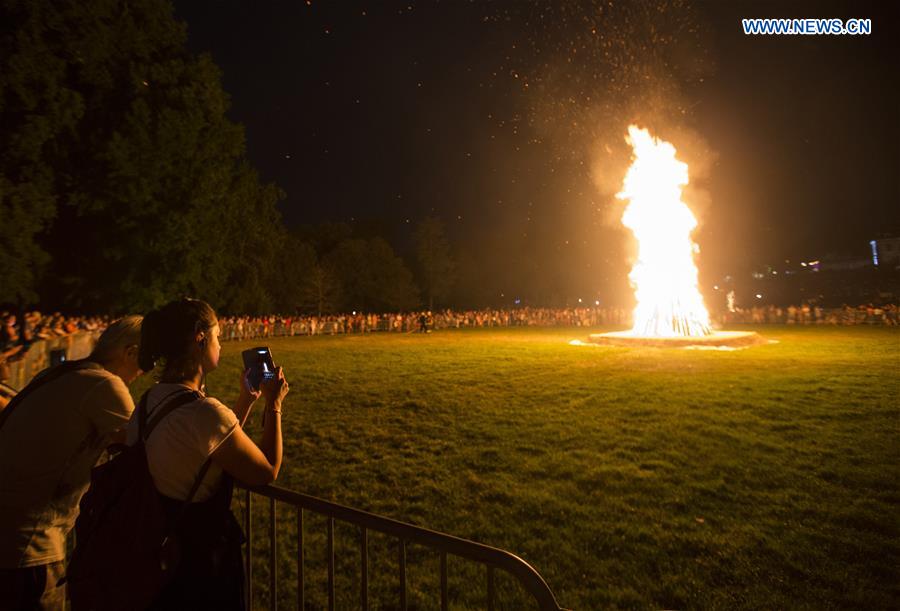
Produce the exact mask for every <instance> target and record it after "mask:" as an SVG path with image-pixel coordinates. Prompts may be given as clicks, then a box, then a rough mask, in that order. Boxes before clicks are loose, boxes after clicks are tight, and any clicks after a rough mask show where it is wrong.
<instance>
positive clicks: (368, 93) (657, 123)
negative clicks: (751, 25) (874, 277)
mask: <svg viewBox="0 0 900 611" xmlns="http://www.w3.org/2000/svg"><path fill="white" fill-rule="evenodd" d="M897 6H898V4H897V3H895V2H872V3H866V2H843V3H841V2H822V1H818V2H779V3H774V2H771V3H770V2H724V1H723V2H712V1H710V2H694V3H689V2H687V1H682V0H666V1H664V2H655V3H637V2H629V3H621V2H615V1H614V2H608V1H604V2H589V1H582V0H576V1H571V0H567V1H560V2H544V3H528V2H507V3H503V2H491V3H484V2H464V1H462V0H459V1H447V0H444V1H429V2H424V1H420V0H416V1H413V0H409V1H408V2H402V3H394V2H381V1H378V2H374V1H373V2H362V3H355V2H343V1H341V2H321V1H316V0H313V2H311V3H310V2H304V1H302V0H299V1H298V0H291V1H280V2H269V1H262V2H252V3H251V2H237V1H231V0H229V1H225V0H185V1H181V2H176V7H177V11H176V12H177V16H178V17H179V18H180V19H182V20H184V21H186V22H187V24H188V32H189V40H190V46H191V48H192V50H194V51H198V52H210V53H211V54H212V56H213V59H214V60H215V61H216V63H217V64H218V65H219V66H220V67H221V68H222V70H223V82H224V87H225V89H226V91H228V92H229V94H230V95H231V96H232V103H233V107H232V110H231V117H232V118H233V119H234V120H235V121H238V122H240V123H242V124H244V126H245V127H246V135H247V145H248V151H249V155H250V158H251V160H252V162H253V163H254V164H255V166H256V167H257V168H258V170H259V171H260V174H261V176H262V177H263V179H264V180H266V181H272V182H275V183H276V184H278V185H279V186H280V187H281V188H282V189H284V191H285V192H286V193H287V198H286V200H285V201H284V202H283V203H282V211H283V213H284V217H285V219H286V221H287V223H288V224H289V225H298V224H309V223H318V222H322V221H343V222H352V223H354V224H357V226H362V227H366V226H376V227H378V228H379V231H381V232H382V233H383V234H385V235H387V236H388V237H390V238H392V239H395V241H400V242H402V241H403V239H404V236H408V235H409V230H410V229H411V228H412V227H413V226H414V225H415V223H416V221H418V220H419V219H421V218H423V217H424V216H427V215H437V216H438V217H440V218H441V219H442V220H443V221H444V223H445V224H446V225H447V227H448V231H449V233H450V235H451V237H452V238H453V240H454V242H455V243H456V244H458V245H459V246H460V250H461V252H464V253H468V254H469V255H470V256H471V257H473V258H474V259H475V260H478V261H485V260H487V263H486V265H487V266H488V267H489V268H490V263H496V266H495V267H494V268H491V269H493V270H494V271H492V273H494V274H504V275H505V274H512V273H513V271H512V270H515V269H518V268H521V269H530V268H531V267H533V266H540V265H546V266H549V267H552V268H554V269H558V270H559V274H560V275H565V274H582V275H584V274H587V275H591V274H593V275H596V276H597V277H598V278H600V277H601V276H602V277H607V276H609V275H617V274H618V276H619V277H621V270H620V268H621V262H622V261H623V260H624V259H625V258H626V256H627V253H626V251H627V242H626V241H625V240H624V239H623V234H622V232H621V230H620V229H618V228H617V218H618V214H619V213H620V210H621V209H620V208H619V205H618V204H617V203H616V202H615V200H614V198H613V194H614V193H615V192H616V190H617V189H618V188H619V186H620V185H621V179H622V177H623V175H624V168H625V165H624V164H625V163H626V162H627V158H628V154H629V149H628V148H627V147H626V145H625V142H624V135H625V131H626V128H627V125H628V123H629V122H631V121H638V122H639V123H640V124H641V125H645V126H648V127H650V128H651V130H652V131H654V132H655V133H656V134H657V135H658V136H660V137H661V138H663V139H666V140H670V141H672V142H673V143H674V144H675V145H676V147H677V148H678V149H679V151H680V156H681V157H682V158H683V159H684V161H686V162H688V163H689V164H690V167H691V174H692V186H691V188H690V190H689V192H688V193H686V199H687V200H688V203H689V204H691V206H692V207H693V208H694V209H695V211H696V212H697V214H698V216H699V217H700V220H701V228H700V229H699V231H698V232H697V233H696V234H695V237H696V240H697V241H698V243H699V244H700V246H701V257H700V264H701V274H703V275H704V276H705V277H707V278H714V277H716V276H718V275H720V274H724V273H728V272H730V271H735V270H738V269H741V268H746V267H750V266H755V265H762V264H766V263H774V262H776V261H779V260H780V259H783V258H792V257H793V258H813V257H821V256H823V255H824V254H826V253H828V252H851V251H853V252H864V249H865V247H866V242H867V240H868V239H870V238H872V237H875V236H877V235H879V234H882V233H885V232H887V233H893V234H895V235H896V234H898V233H900V178H898V177H900V148H898V142H900V83H898V81H900V78H898V74H900V70H897V65H898V58H900V53H898V41H900V26H898V23H900V11H898V9H897ZM742 17H804V18H805V17H829V18H830V17H839V18H847V17H859V18H870V19H872V21H873V33H872V34H871V35H870V36H791V37H774V36H773V37H764V36H745V35H744V34H743V33H742V30H741V23H740V19H741V18H742ZM398 246H399V247H400V248H401V250H402V248H403V245H402V244H399V245H398Z"/></svg>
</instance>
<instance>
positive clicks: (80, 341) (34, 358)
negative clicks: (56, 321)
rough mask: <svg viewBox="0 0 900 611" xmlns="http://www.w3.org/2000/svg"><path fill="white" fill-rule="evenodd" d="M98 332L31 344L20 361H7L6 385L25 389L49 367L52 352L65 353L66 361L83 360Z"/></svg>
mask: <svg viewBox="0 0 900 611" xmlns="http://www.w3.org/2000/svg"><path fill="white" fill-rule="evenodd" d="M98 337H100V332H99V331H82V332H79V333H73V334H72V335H67V336H65V337H54V338H52V339H42V340H39V341H36V342H34V343H33V344H31V347H30V348H29V349H28V352H26V353H25V356H23V357H22V358H20V359H13V360H10V361H7V363H6V364H7V366H8V367H9V374H8V376H9V377H8V378H7V379H6V380H5V382H6V384H8V385H9V386H12V387H13V388H15V389H17V390H21V389H23V388H25V385H26V384H28V382H30V381H31V378H33V377H34V376H35V375H37V374H38V372H40V371H42V370H43V369H46V368H47V367H48V366H49V365H50V353H51V352H53V351H54V350H63V351H65V356H66V360H67V361H72V360H75V359H83V358H85V357H86V356H88V355H89V354H90V353H91V350H93V349H94V344H96V343H97V338H98Z"/></svg>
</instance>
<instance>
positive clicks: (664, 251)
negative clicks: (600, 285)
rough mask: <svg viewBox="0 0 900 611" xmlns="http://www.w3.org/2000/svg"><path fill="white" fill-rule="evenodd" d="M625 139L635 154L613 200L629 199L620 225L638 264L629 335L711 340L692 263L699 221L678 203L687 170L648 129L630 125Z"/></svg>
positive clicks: (634, 272)
mask: <svg viewBox="0 0 900 611" xmlns="http://www.w3.org/2000/svg"><path fill="white" fill-rule="evenodd" d="M625 140H626V142H628V143H629V144H630V145H631V147H632V149H633V150H634V161H633V162H632V164H631V167H629V168H628V172H627V174H626V175H625V181H624V183H623V185H622V191H621V192H620V193H618V194H617V195H616V197H618V198H619V199H627V200H629V202H628V206H627V207H626V208H625V212H624V213H623V214H622V224H623V225H625V226H626V227H628V228H629V229H630V230H631V231H632V233H633V234H634V237H635V239H637V242H638V256H637V261H636V262H635V264H634V267H632V269H631V273H630V274H629V276H628V277H629V279H630V280H631V284H632V286H633V287H634V291H635V298H636V299H637V307H635V309H634V327H633V328H632V329H631V334H632V335H639V336H654V337H678V336H698V335H709V334H710V333H711V332H712V330H711V328H710V323H709V313H708V312H707V311H706V307H705V306H704V305H703V298H702V297H701V296H700V291H699V290H698V288H697V266H696V265H695V264H694V253H695V252H699V251H700V249H699V248H698V247H697V245H696V244H695V243H694V242H693V240H692V239H691V232H693V230H694V228H695V227H696V226H697V219H696V218H694V215H693V213H692V212H691V210H690V208H688V207H687V205H686V204H685V203H684V202H683V201H681V188H682V187H683V186H684V185H686V184H688V166H687V164H686V163H684V162H682V161H679V160H678V159H676V158H675V147H674V146H672V145H671V144H669V143H668V142H664V141H662V140H659V139H658V138H654V137H653V136H651V135H650V132H648V131H647V130H646V129H638V127H637V126H635V125H630V126H629V127H628V136H627V137H626V138H625Z"/></svg>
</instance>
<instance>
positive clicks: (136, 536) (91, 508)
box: [60, 390, 210, 611]
mask: <svg viewBox="0 0 900 611" xmlns="http://www.w3.org/2000/svg"><path fill="white" fill-rule="evenodd" d="M201 396H202V395H200V393H198V392H196V391H189V390H185V391H184V392H179V393H178V394H177V395H176V396H174V397H172V398H170V399H169V400H168V401H166V402H165V403H164V404H163V405H162V406H161V407H159V408H158V409H157V410H156V413H155V414H154V415H153V418H152V420H151V421H150V422H149V423H148V422H147V394H146V393H145V394H144V396H143V397H142V398H141V401H140V403H139V404H138V407H137V410H136V414H135V416H136V417H137V418H138V431H139V435H138V441H137V443H135V444H134V445H133V446H120V447H119V448H118V450H119V451H118V453H117V454H116V455H115V456H113V458H111V459H110V460H109V461H108V462H106V463H103V464H101V465H99V466H97V467H94V469H93V470H92V471H91V485H90V488H89V489H88V491H87V492H86V493H85V495H84V496H83V497H82V499H81V503H80V505H79V507H80V513H79V516H78V518H77V520H76V521H75V550H74V552H73V553H72V558H71V560H70V561H69V565H68V567H67V569H66V576H65V577H64V578H63V580H61V582H60V583H67V584H68V597H69V599H70V600H71V602H72V610H73V611H86V610H97V611H103V610H110V611H112V610H116V611H119V610H126V609H145V608H146V607H148V606H150V604H151V603H152V602H153V600H154V599H155V598H156V596H157V595H158V594H159V592H160V591H161V590H162V588H163V587H164V586H165V585H166V584H167V583H168V582H169V580H171V579H172V577H173V576H174V574H175V570H176V568H177V564H178V555H179V554H178V546H177V540H175V539H176V538H175V537H174V535H173V533H174V530H175V528H176V526H177V518H176V523H172V521H171V520H168V519H167V518H166V515H167V512H166V508H165V506H164V503H163V500H162V499H161V497H160V494H159V493H158V492H157V490H156V486H155V485H154V483H153V478H152V477H151V476H150V469H149V467H148V465H147V453H146V451H145V448H144V442H145V441H146V440H147V438H148V437H149V436H150V433H152V431H153V429H154V428H155V427H156V425H157V424H159V423H160V422H161V421H162V419H163V418H165V417H166V416H167V415H168V414H170V413H171V412H172V411H174V410H176V409H178V408H179V407H182V406H183V405H186V404H188V403H190V402H192V401H196V400H197V399H199V398H200V397H201ZM209 466H210V461H209V459H207V461H206V462H205V463H204V464H203V467H202V468H201V469H200V473H199V474H198V476H197V479H196V480H195V481H194V486H193V488H192V489H191V492H190V494H189V495H188V498H187V500H186V501H184V505H183V506H182V511H183V510H184V508H186V507H187V506H188V504H189V503H190V502H191V499H193V497H194V494H195V493H196V492H197V489H198V488H199V486H200V482H201V481H202V480H203V476H204V475H206V472H207V470H208V469H209Z"/></svg>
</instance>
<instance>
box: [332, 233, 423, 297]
mask: <svg viewBox="0 0 900 611" xmlns="http://www.w3.org/2000/svg"><path fill="white" fill-rule="evenodd" d="M326 262H327V264H328V265H330V266H331V267H332V268H333V269H334V270H335V272H336V274H337V276H338V278H339V279H340V283H341V298H340V305H341V306H342V308H343V309H344V310H347V311H349V310H357V311H399V310H410V309H412V308H414V307H416V305H418V299H417V296H416V293H417V291H416V287H415V284H414V283H413V278H412V273H411V272H410V271H409V269H408V268H407V267H406V265H405V264H404V263H403V260H402V259H401V258H400V257H398V256H397V255H396V253H394V249H393V248H391V246H390V244H388V243H387V242H386V241H385V240H384V239H382V238H372V239H360V238H352V239H348V240H344V241H343V242H341V243H340V244H338V245H337V247H335V249H334V250H333V251H332V252H331V253H330V254H329V255H328V257H327V259H326Z"/></svg>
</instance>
